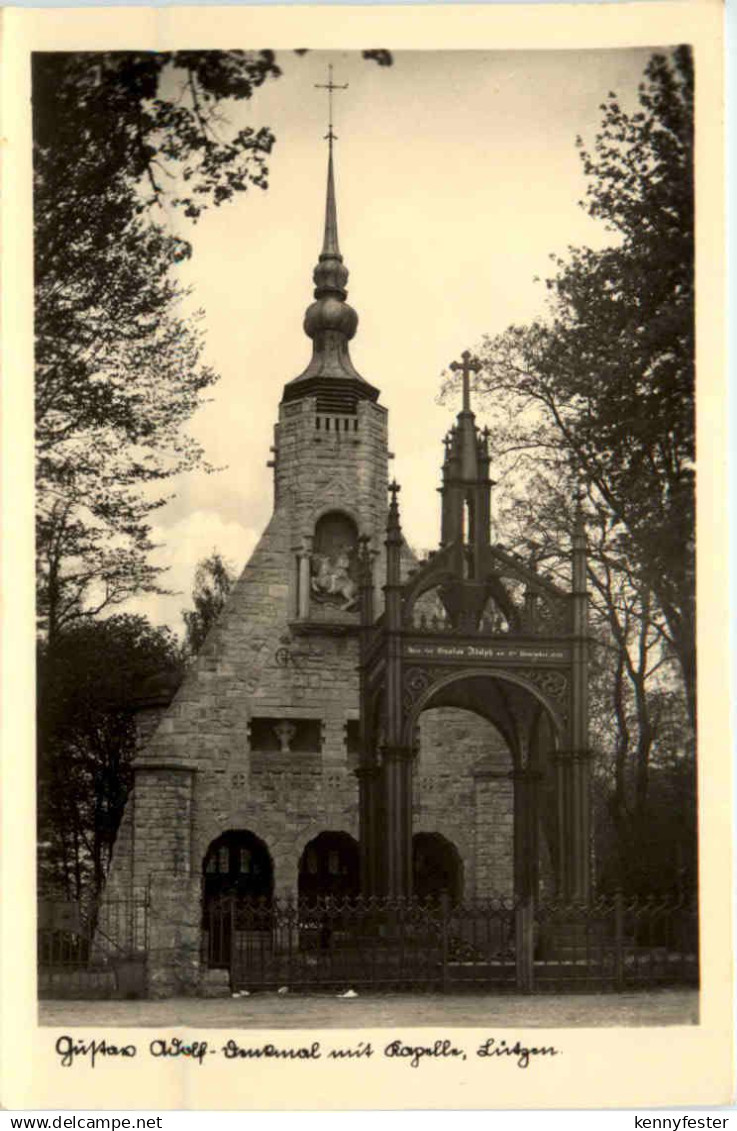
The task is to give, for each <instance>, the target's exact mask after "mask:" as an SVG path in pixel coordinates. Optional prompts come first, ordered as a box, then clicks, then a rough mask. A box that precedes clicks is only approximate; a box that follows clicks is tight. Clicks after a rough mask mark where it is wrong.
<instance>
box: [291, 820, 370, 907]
mask: <svg viewBox="0 0 737 1131" xmlns="http://www.w3.org/2000/svg"><path fill="white" fill-rule="evenodd" d="M359 883H360V864H359V850H358V843H357V842H356V840H355V839H354V838H353V837H352V836H350V834H349V833H344V832H323V833H320V834H319V836H316V837H314V839H313V840H311V841H310V842H309V843H308V844H307V845H305V849H304V852H303V853H302V856H301V857H300V861H299V889H298V890H299V897H300V899H306V900H308V901H313V900H316V899H318V898H321V897H324V896H328V895H329V896H333V897H335V898H338V899H343V898H350V897H353V896H356V895H358V891H359Z"/></svg>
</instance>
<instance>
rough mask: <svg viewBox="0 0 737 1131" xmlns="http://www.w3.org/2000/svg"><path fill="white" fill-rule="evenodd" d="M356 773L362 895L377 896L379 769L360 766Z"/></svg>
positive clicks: (370, 766)
mask: <svg viewBox="0 0 737 1131" xmlns="http://www.w3.org/2000/svg"><path fill="white" fill-rule="evenodd" d="M355 773H356V777H357V778H358V799H359V801H358V804H359V810H358V819H359V849H360V853H361V894H362V895H377V894H378V892H379V875H378V868H377V864H378V855H379V848H378V841H379V836H380V830H379V827H378V816H379V814H378V786H379V767H378V766H376V765H363V766H359V767H358V769H357V770H356V771H355Z"/></svg>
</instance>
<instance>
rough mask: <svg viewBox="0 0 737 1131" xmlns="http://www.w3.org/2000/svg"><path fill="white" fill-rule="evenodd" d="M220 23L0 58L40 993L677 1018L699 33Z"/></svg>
mask: <svg viewBox="0 0 737 1131" xmlns="http://www.w3.org/2000/svg"><path fill="white" fill-rule="evenodd" d="M281 39H283V34H282V36H281ZM280 41H281V40H280ZM234 42H237V46H233V47H225V46H223V47H222V48H218V49H214V48H213V47H211V46H202V47H201V48H198V47H197V45H196V44H194V45H193V44H192V42H191V41H190V39H188V40H187V43H186V46H184V47H179V46H177V47H172V48H171V49H169V48H168V47H167V48H166V49H161V50H148V49H145V50H144V49H137V48H136V47H135V46H131V45H130V44H129V43H128V44H126V45H125V46H121V47H119V46H115V47H111V48H110V49H107V48H106V49H99V48H95V49H92V48H87V47H85V48H84V49H78V50H77V49H74V50H70V49H68V48H66V47H65V49H63V50H52V49H44V50H34V51H33V52H32V54H31V56H30V67H31V111H30V113H31V121H32V178H33V334H34V398H35V400H34V403H35V557H36V562H35V571H36V572H35V576H36V604H35V607H36V649H37V652H36V707H35V716H36V767H37V779H36V800H35V805H36V818H35V820H36V897H37V912H36V943H37V970H36V987H37V996H38V1025H39V1026H40V1030H39V1032H41V1031H43V1029H44V1028H49V1029H51V1028H53V1029H60V1031H63V1032H65V1033H72V1032H76V1031H77V1030H79V1028H80V1027H82V1028H83V1029H85V1030H90V1031H91V1030H92V1029H94V1028H102V1029H104V1028H107V1029H110V1030H111V1031H113V1029H114V1028H115V1027H125V1028H130V1029H142V1030H148V1031H149V1033H148V1036H147V1037H145V1039H144V1038H142V1042H141V1043H142V1045H143V1044H144V1043H146V1042H148V1041H149V1040H150V1039H151V1037H152V1036H153V1035H156V1034H158V1033H159V1031H160V1030H161V1031H163V1030H164V1029H166V1028H167V1027H168V1028H169V1029H171V1027H172V1026H174V1027H175V1028H176V1027H179V1028H177V1029H176V1031H177V1032H181V1031H182V1026H186V1028H187V1031H199V1032H201V1033H204V1034H205V1036H206V1035H207V1032H208V1030H214V1029H217V1030H227V1032H228V1033H229V1034H230V1037H231V1040H233V1041H234V1042H235V1044H236V1045H237V1046H238V1047H240V1048H241V1049H242V1050H244V1051H242V1053H241V1055H243V1056H245V1057H249V1056H251V1057H252V1056H257V1055H262V1053H260V1052H259V1051H258V1049H257V1048H256V1046H257V1045H258V1046H259V1047H261V1046H263V1041H260V1040H259V1039H258V1034H259V1033H260V1032H261V1031H262V1030H270V1031H273V1032H271V1036H270V1040H271V1041H272V1042H276V1044H277V1045H278V1044H279V1042H281V1043H282V1044H284V1045H289V1044H294V1043H295V1041H296V1042H297V1043H299V1041H297V1037H296V1035H295V1032H294V1031H297V1030H298V1031H303V1030H319V1031H321V1033H322V1036H323V1038H325V1042H326V1043H325V1048H327V1046H328V1044H329V1040H330V1034H331V1032H332V1031H334V1030H351V1031H353V1037H352V1038H351V1039H352V1041H353V1046H352V1047H353V1052H352V1053H351V1054H350V1055H353V1056H356V1057H359V1056H360V1055H361V1052H360V1050H361V1037H362V1034H363V1031H364V1030H372V1031H373V1030H377V1029H378V1030H385V1032H386V1041H387V1042H388V1041H389V1040H390V1036H391V1038H392V1039H394V1038H395V1037H396V1038H397V1041H398V1042H399V1043H398V1044H397V1048H396V1051H395V1053H393V1054H391V1055H392V1056H396V1057H397V1058H398V1059H401V1058H402V1057H404V1058H407V1057H409V1058H411V1057H412V1056H413V1055H414V1056H415V1057H416V1058H418V1059H419V1060H422V1058H423V1057H431V1056H438V1055H439V1053H438V1050H437V1048H435V1047H434V1046H433V1041H434V1037H433V1039H432V1040H430V1037H429V1034H430V1033H431V1032H432V1033H434V1032H435V1031H438V1032H441V1030H442V1029H443V1027H444V1026H446V1027H447V1026H452V1028H453V1031H454V1032H457V1031H462V1030H468V1031H469V1039H471V1037H472V1036H473V1034H472V1032H471V1031H476V1030H479V1031H481V1030H483V1031H484V1032H486V1033H488V1034H495V1035H490V1036H488V1037H487V1038H486V1039H487V1052H486V1053H483V1052H481V1051H479V1050H477V1049H476V1045H478V1044H479V1041H478V1040H477V1041H476V1042H475V1044H474V1042H473V1040H471V1045H472V1046H473V1049H474V1053H475V1056H477V1057H478V1056H482V1057H483V1056H486V1057H488V1058H492V1057H498V1058H504V1057H507V1058H511V1059H512V1060H514V1061H515V1062H516V1064H517V1065H518V1066H522V1067H525V1068H527V1067H528V1064H529V1065H530V1069H529V1071H530V1073H532V1072H533V1071H550V1072H552V1071H553V1070H554V1067H555V1065H554V1058H555V1057H556V1056H557V1055H558V1054H559V1051H560V1048H562V1045H561V1044H560V1041H564V1040H565V1034H566V1032H568V1031H571V1030H573V1031H575V1030H582V1031H583V1030H593V1029H595V1030H603V1029H618V1030H629V1031H632V1032H633V1033H634V1032H635V1031H641V1035H642V1031H646V1030H648V1029H652V1030H653V1031H657V1030H659V1029H662V1028H663V1027H665V1028H666V1030H667V1029H668V1028H670V1027H672V1028H673V1030H679V1031H680V1030H683V1029H689V1028H690V1029H693V1030H694V1031H696V1030H698V1027H699V1025H700V1024H701V1023H702V1022H703V1016H702V1011H701V998H700V986H701V984H702V974H703V950H702V947H703V939H702V937H701V936H702V935H703V923H702V925H701V928H700V918H699V912H700V891H701V886H702V883H703V876H702V878H701V881H700V850H701V849H700V835H703V815H702V832H701V834H700V832H699V828H700V821H699V797H700V791H699V787H698V785H697V781H698V775H699V773H700V772H702V773H703V772H704V768H703V765H702V760H703V759H704V758H706V759H709V758H711V757H712V756H713V757H714V758H715V759H716V758H717V757H722V754H720V753H719V752H718V751H717V750H716V749H712V748H709V749H704V747H703V745H702V743H701V742H700V735H701V720H700V717H699V720H698V723H699V725H698V726H697V673H698V672H699V664H698V662H697V646H696V643H697V605H696V567H697V554H700V553H701V549H700V545H701V543H700V540H699V541H697V537H696V497H697V487H699V489H700V485H699V482H698V479H699V475H700V474H701V467H702V463H701V462H699V467H698V475H697V462H696V443H695V435H696V403H697V398H696V390H697V373H696V357H697V320H696V308H697V287H696V281H695V280H696V272H695V262H696V255H697V249H696V244H695V188H694V186H695V176H696V165H695V156H694V154H695V130H694V100H695V96H696V98H697V99H698V92H699V83H700V79H701V75H700V72H699V68H698V66H697V59H696V55H695V52H694V48H693V44H692V43H691V42H689V41H685V40H684V41H680V39H676V38H673V39H670V38H667V37H662V38H656V39H653V40H652V41H641V42H637V43H634V44H633V43H632V42H628V43H626V44H625V45H622V46H619V45H616V46H609V45H607V46H597V45H596V43H595V42H592V44H591V45H585V46H570V47H567V46H565V45H564V44H563V45H562V44H560V43H558V44H556V45H555V46H552V45H551V46H548V47H546V46H541V45H539V44H536V45H535V48H534V49H525V48H522V47H518V48H516V49H509V48H505V47H503V46H500V47H494V46H493V45H492V44H491V43H490V42H489V41H488V37H486V39H485V40H484V41H483V45H479V46H473V45H470V46H469V45H467V46H466V47H465V48H464V49H456V48H453V47H443V46H442V45H440V46H438V47H436V48H435V49H432V50H429V49H424V48H420V47H418V48H417V49H413V50H410V49H407V47H404V46H400V47H397V46H396V44H395V43H394V42H393V41H392V39H391V37H390V36H387V38H386V40H385V41H384V40H381V39H380V38H378V37H377V38H376V39H372V40H371V41H367V44H366V46H365V47H351V48H350V49H348V48H345V49H343V48H340V47H331V48H330V49H326V48H324V47H322V48H321V47H319V46H317V47H314V46H309V47H300V46H299V44H300V42H307V43H309V42H310V40H309V39H308V38H306V39H304V40H298V39H295V40H294V41H293V42H294V46H289V47H279V46H274V47H273V48H267V47H264V46H263V43H262V41H259V40H256V39H252V40H250V41H249V40H248V39H242V40H237V41H234ZM370 42H385V46H382V47H371V46H370ZM699 278H700V276H699ZM699 356H700V355H699ZM715 378H716V380H717V382H718V380H719V374H718V373H717V374H716V375H715ZM703 379H704V374H702V373H701V372H700V373H699V375H698V380H699V382H702V381H703ZM702 387H703V386H702V385H699V388H700V389H701V388H702ZM699 454H700V456H701V454H702V449H701V448H700V449H699ZM700 537H701V536H700ZM699 569H701V564H700V565H699ZM699 658H700V654H699ZM709 733H710V734H711V733H713V732H711V731H710V732H709ZM715 765H716V762H715ZM721 772H722V770H721V769H720V768H719V767H718V766H717V768H715V769H714V771H713V773H714V775H715V780H716V776H717V775H718V773H721ZM702 910H703V909H702ZM700 956H701V958H700ZM490 1025H491V1026H493V1028H489V1026H490ZM515 1027H516V1028H517V1030H520V1031H522V1030H524V1031H529V1032H528V1037H534V1035H535V1031H536V1030H545V1031H546V1033H547V1031H548V1030H556V1031H558V1030H562V1031H564V1032H563V1033H558V1037H559V1038H560V1041H559V1040H557V1039H556V1040H550V1039H548V1038H546V1039H545V1040H543V1039H542V1037H541V1038H540V1041H539V1047H537V1046H536V1047H532V1045H533V1044H534V1043H535V1042H534V1041H531V1040H529V1039H528V1040H527V1041H526V1042H525V1041H523V1042H522V1043H521V1044H520V1042H519V1041H518V1042H517V1046H515V1045H514V1032H515ZM154 1030H155V1032H154ZM417 1030H424V1031H426V1032H427V1033H428V1040H427V1042H425V1044H423V1042H422V1041H421V1040H420V1041H418V1040H416V1039H415V1040H408V1041H407V1042H405V1045H404V1046H402V1042H401V1040H400V1038H401V1035H402V1034H403V1033H405V1032H409V1031H417ZM507 1033H509V1034H510V1036H509V1037H508V1038H507V1036H506V1034H507ZM290 1034H291V1035H290ZM581 1035H583V1034H581ZM348 1036H349V1037H350V1034H348ZM548 1037H549V1034H548ZM70 1039H71V1038H70ZM488 1042H490V1043H488ZM251 1046H253V1048H251ZM363 1047H364V1051H365V1043H364V1046H363ZM469 1047H471V1046H469ZM418 1048H419V1052H417V1051H416V1050H417V1049H418ZM71 1055H72V1054H71V1053H70V1056H71ZM234 1055H235V1054H234ZM345 1055H346V1056H347V1055H348V1053H345ZM384 1055H385V1056H386V1055H389V1054H386V1052H384ZM444 1055H449V1054H447V1053H446V1054H444ZM459 1055H460V1054H459ZM470 1055H471V1054H470V1053H469V1056H470ZM81 1059H84V1057H83V1056H82V1058H81ZM463 1059H464V1060H465V1052H464V1053H463ZM522 1060H525V1063H524V1064H523V1065H522V1064H521V1061H522ZM536 1060H537V1061H538V1062H539V1063H540V1064H541V1067H540V1068H536V1064H535V1062H536ZM545 1060H547V1061H549V1062H550V1064H551V1065H552V1067H549V1068H548V1067H547V1066H542V1062H543V1061H545ZM570 1067H571V1066H570V1065H568V1070H570ZM412 1075H416V1074H415V1073H413V1074H412Z"/></svg>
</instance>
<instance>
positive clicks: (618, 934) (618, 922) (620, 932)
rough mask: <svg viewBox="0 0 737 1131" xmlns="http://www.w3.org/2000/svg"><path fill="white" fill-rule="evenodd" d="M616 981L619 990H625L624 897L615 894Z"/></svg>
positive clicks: (619, 892) (616, 892)
mask: <svg viewBox="0 0 737 1131" xmlns="http://www.w3.org/2000/svg"><path fill="white" fill-rule="evenodd" d="M614 979H615V985H616V988H617V989H618V990H622V989H624V895H623V894H622V889H621V888H617V890H616V891H615V893H614Z"/></svg>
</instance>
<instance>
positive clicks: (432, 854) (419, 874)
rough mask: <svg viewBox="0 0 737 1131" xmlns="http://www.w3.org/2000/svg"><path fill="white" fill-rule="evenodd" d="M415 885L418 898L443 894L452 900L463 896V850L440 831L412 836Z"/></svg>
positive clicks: (458, 899)
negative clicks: (461, 855)
mask: <svg viewBox="0 0 737 1131" xmlns="http://www.w3.org/2000/svg"><path fill="white" fill-rule="evenodd" d="M412 886H413V894H414V895H416V896H417V898H418V899H439V898H440V896H442V895H447V896H448V897H449V898H450V900H451V902H452V903H459V902H460V901H461V900H462V899H463V863H462V861H461V857H460V853H459V852H458V849H457V848H456V846H455V845H454V844H453V843H452V841H450V840H448V839H447V838H446V837H444V836H442V834H441V833H415V835H414V836H413V837H412Z"/></svg>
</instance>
